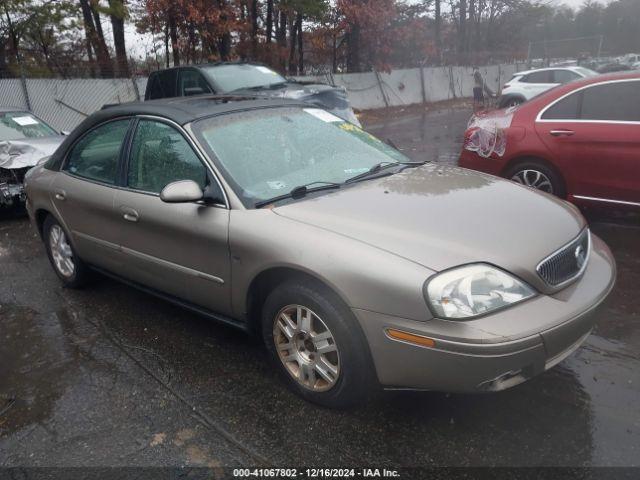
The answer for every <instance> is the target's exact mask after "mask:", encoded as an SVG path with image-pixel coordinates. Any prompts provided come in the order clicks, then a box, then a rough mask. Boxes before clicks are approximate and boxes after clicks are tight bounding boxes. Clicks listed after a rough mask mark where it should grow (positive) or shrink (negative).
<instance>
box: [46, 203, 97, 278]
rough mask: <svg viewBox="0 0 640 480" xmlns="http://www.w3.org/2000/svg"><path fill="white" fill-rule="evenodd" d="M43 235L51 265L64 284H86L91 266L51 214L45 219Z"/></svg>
mask: <svg viewBox="0 0 640 480" xmlns="http://www.w3.org/2000/svg"><path fill="white" fill-rule="evenodd" d="M42 237H43V239H44V244H45V248H46V250H47V256H48V257H49V261H50V262H51V266H52V267H53V270H54V271H55V272H56V275H58V278H60V280H62V283H63V284H64V286H65V287H68V288H81V287H83V286H84V285H86V284H87V282H88V280H89V273H90V272H89V268H88V267H87V266H86V265H85V263H84V262H83V261H82V260H81V259H80V257H78V255H77V254H76V252H75V250H74V249H73V246H72V245H71V242H70V241H69V236H68V234H67V232H66V231H65V230H64V228H62V225H60V223H59V222H58V221H57V220H56V219H55V218H54V217H53V216H51V215H49V216H48V217H47V218H46V219H45V221H44V224H43V226H42Z"/></svg>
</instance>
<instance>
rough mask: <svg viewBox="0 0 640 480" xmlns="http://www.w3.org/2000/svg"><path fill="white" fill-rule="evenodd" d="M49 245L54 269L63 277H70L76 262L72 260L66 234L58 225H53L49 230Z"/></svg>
mask: <svg viewBox="0 0 640 480" xmlns="http://www.w3.org/2000/svg"><path fill="white" fill-rule="evenodd" d="M49 247H50V248H51V257H52V258H53V263H54V265H55V267H56V270H58V272H60V274H61V275H62V276H63V277H67V278H68V277H71V276H73V273H74V272H75V270H76V264H75V262H74V260H73V252H72V250H71V246H70V245H69V242H68V241H67V236H66V235H65V233H64V231H63V230H62V228H61V227H60V225H53V226H52V227H51V230H50V231H49Z"/></svg>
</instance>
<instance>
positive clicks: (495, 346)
mask: <svg viewBox="0 0 640 480" xmlns="http://www.w3.org/2000/svg"><path fill="white" fill-rule="evenodd" d="M592 247H593V248H592V253H591V257H590V260H589V264H588V266H587V269H586V270H585V272H584V274H583V275H582V277H581V278H580V279H579V280H577V281H576V282H574V283H573V284H571V285H569V286H568V287H567V288H565V289H563V290H561V291H560V292H558V293H556V294H554V295H552V296H547V295H539V296H538V297H535V298H533V299H531V300H529V301H526V302H523V303H522V304H519V305H516V306H514V307H512V308H510V309H506V310H503V311H501V312H498V313H496V314H494V315H488V316H486V317H482V318H479V319H476V320H470V321H450V320H440V319H432V320H429V321H426V322H418V321H414V320H409V319H404V318H398V317H391V316H388V315H384V314H381V313H376V312H370V311H367V310H360V309H354V313H355V315H356V317H357V318H358V320H359V323H360V325H361V326H362V329H363V330H364V332H365V335H366V337H367V340H368V343H369V347H370V350H371V354H372V357H373V361H374V365H375V368H376V373H377V375H378V379H379V381H380V383H381V384H382V385H383V386H384V387H386V388H406V389H421V390H437V391H447V392H482V391H497V390H503V389H505V388H509V387H512V386H514V385H517V384H519V383H522V382H524V381H525V380H528V379H529V378H531V377H533V376H535V375H538V374H540V373H542V372H544V371H546V370H548V369H550V368H552V367H553V366H554V365H556V364H558V363H559V362H561V361H562V360H564V358H566V357H567V356H568V355H570V354H571V353H573V352H574V351H575V350H576V349H577V348H578V347H579V346H580V345H581V344H582V343H583V342H584V340H586V338H587V336H588V335H589V333H590V332H591V330H592V328H593V325H594V323H595V320H596V318H597V314H596V312H597V307H598V305H599V304H600V303H602V301H603V300H604V299H605V298H606V296H607V295H608V294H609V292H610V291H611V289H612V288H613V285H614V281H615V262H614V260H613V257H612V256H611V252H610V251H609V249H608V248H607V247H606V245H605V244H604V243H603V242H602V241H601V240H600V239H598V238H597V237H595V236H594V237H593V244H592ZM425 308H426V306H425ZM388 329H397V330H400V331H403V332H409V333H412V334H415V335H421V336H425V337H428V338H431V339H433V340H435V346H434V347H424V346H418V345H415V344H413V343H408V342H404V341H399V340H396V339H392V338H390V337H389V335H388V333H387V332H388Z"/></svg>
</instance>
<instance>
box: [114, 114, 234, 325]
mask: <svg viewBox="0 0 640 480" xmlns="http://www.w3.org/2000/svg"><path fill="white" fill-rule="evenodd" d="M178 180H194V181H195V182H197V183H198V184H199V185H200V186H201V187H202V188H206V187H207V185H208V184H211V183H212V182H215V180H214V178H213V176H212V173H211V172H210V171H209V169H208V168H207V167H206V166H205V164H204V163H203V161H202V159H200V158H199V156H198V155H197V154H196V152H195V151H194V149H193V148H192V145H191V144H190V143H189V141H187V139H186V138H185V137H184V136H183V135H182V133H181V132H180V131H178V130H177V129H176V128H175V127H174V126H172V125H170V124H168V123H164V122H162V121H159V120H156V119H149V118H141V119H139V120H138V123H137V126H136V128H135V133H134V135H133V139H132V143H131V148H130V154H129V159H128V167H127V171H126V175H125V180H124V188H122V189H121V190H119V191H118V192H117V193H116V197H115V204H114V205H115V210H116V211H117V212H118V215H119V223H120V225H119V237H120V239H119V242H120V245H121V248H122V252H123V255H124V257H125V259H126V261H125V265H124V267H123V270H122V271H123V273H124V275H125V276H126V277H128V278H130V279H131V280H134V281H136V282H139V283H141V284H142V285H145V286H148V287H151V288H153V289H156V290H159V291H162V292H164V293H166V294H169V295H171V296H174V297H177V298H179V299H182V300H186V301H187V302H190V303H193V304H196V305H198V306H201V307H205V308H207V309H209V310H213V311H215V312H218V313H221V314H225V315H229V314H231V308H230V285H231V278H230V277H231V274H230V257H229V242H228V235H229V210H228V209H227V207H226V206H224V205H212V204H207V203H204V202H190V203H174V204H170V203H165V202H163V201H162V200H160V196H159V194H160V192H161V191H162V189H163V188H164V187H165V186H166V185H168V184H169V183H172V182H174V181H178ZM216 185H217V184H216Z"/></svg>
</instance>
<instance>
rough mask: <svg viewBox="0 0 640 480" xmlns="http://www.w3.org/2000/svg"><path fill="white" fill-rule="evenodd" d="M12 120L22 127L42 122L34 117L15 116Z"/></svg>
mask: <svg viewBox="0 0 640 480" xmlns="http://www.w3.org/2000/svg"><path fill="white" fill-rule="evenodd" d="M11 120H13V121H14V122H16V123H17V124H18V125H20V126H21V127H26V126H27V125H38V124H39V123H40V122H39V121H38V120H36V119H35V118H33V117H13V118H12V119H11Z"/></svg>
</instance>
